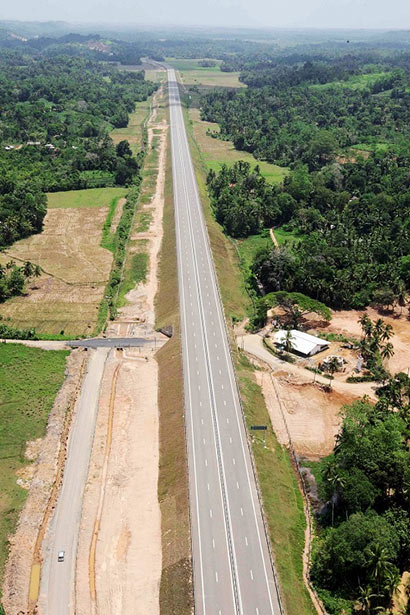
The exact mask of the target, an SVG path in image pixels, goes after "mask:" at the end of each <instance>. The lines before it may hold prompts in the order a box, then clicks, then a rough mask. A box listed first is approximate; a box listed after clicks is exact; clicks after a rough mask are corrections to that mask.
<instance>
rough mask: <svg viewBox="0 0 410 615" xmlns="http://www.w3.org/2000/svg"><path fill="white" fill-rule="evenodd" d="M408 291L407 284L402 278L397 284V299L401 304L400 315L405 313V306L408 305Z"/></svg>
mask: <svg viewBox="0 0 410 615" xmlns="http://www.w3.org/2000/svg"><path fill="white" fill-rule="evenodd" d="M407 299H408V293H407V290H406V285H405V284H404V282H403V280H400V281H399V282H398V284H397V290H396V301H397V303H398V305H399V306H400V316H401V315H402V314H403V308H404V307H406V305H407Z"/></svg>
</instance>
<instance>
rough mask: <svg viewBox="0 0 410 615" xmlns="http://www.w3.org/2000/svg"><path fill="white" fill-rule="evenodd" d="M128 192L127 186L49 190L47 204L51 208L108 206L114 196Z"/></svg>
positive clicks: (120, 195)
mask: <svg viewBox="0 0 410 615" xmlns="http://www.w3.org/2000/svg"><path fill="white" fill-rule="evenodd" d="M126 194H127V189H126V188H89V189H88V190H69V191H68V192H48V193H47V206H48V208H49V209H62V208H71V207H78V208H80V207H108V206H109V205H110V203H112V200H113V199H114V198H121V197H123V196H125V195H126Z"/></svg>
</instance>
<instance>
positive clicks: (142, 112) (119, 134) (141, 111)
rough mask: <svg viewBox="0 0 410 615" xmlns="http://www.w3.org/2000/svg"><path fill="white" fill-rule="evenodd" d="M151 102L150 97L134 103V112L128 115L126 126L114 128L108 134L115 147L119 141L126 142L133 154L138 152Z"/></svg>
mask: <svg viewBox="0 0 410 615" xmlns="http://www.w3.org/2000/svg"><path fill="white" fill-rule="evenodd" d="M151 101H152V96H150V97H149V98H147V100H144V101H141V102H138V103H136V105H135V111H134V112H133V113H130V116H129V119H128V125H127V126H126V127H124V128H114V129H113V130H112V131H111V132H110V137H111V139H112V140H113V141H114V144H115V145H117V144H118V143H119V142H120V141H128V143H129V144H130V147H131V150H132V152H133V153H134V154H136V153H137V152H138V151H139V150H140V147H141V145H142V140H143V136H144V123H145V122H146V120H147V118H148V116H149V112H150V108H151Z"/></svg>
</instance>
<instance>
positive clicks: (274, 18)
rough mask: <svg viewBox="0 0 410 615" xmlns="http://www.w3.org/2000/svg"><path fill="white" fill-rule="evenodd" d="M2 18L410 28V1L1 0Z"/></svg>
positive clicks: (167, 23) (176, 23) (141, 22)
mask: <svg viewBox="0 0 410 615" xmlns="http://www.w3.org/2000/svg"><path fill="white" fill-rule="evenodd" d="M2 5H3V6H2ZM0 19H19V20H25V21H46V20H53V21H54V20H63V21H69V22H94V23H96V22H99V23H101V22H108V23H110V22H112V23H113V24H119V23H128V24H158V25H176V26H187V25H199V26H201V25H202V26H223V27H229V26H247V27H313V28H383V29H384V28H399V29H410V0H388V1H386V0H148V1H147V0H68V1H67V0H13V1H12V2H11V1H8V0H0Z"/></svg>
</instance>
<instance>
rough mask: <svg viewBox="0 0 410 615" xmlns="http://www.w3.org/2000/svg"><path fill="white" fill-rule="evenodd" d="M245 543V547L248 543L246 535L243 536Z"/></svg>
mask: <svg viewBox="0 0 410 615" xmlns="http://www.w3.org/2000/svg"><path fill="white" fill-rule="evenodd" d="M245 544H246V546H247V547H248V546H249V545H248V539H247V537H246V536H245Z"/></svg>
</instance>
